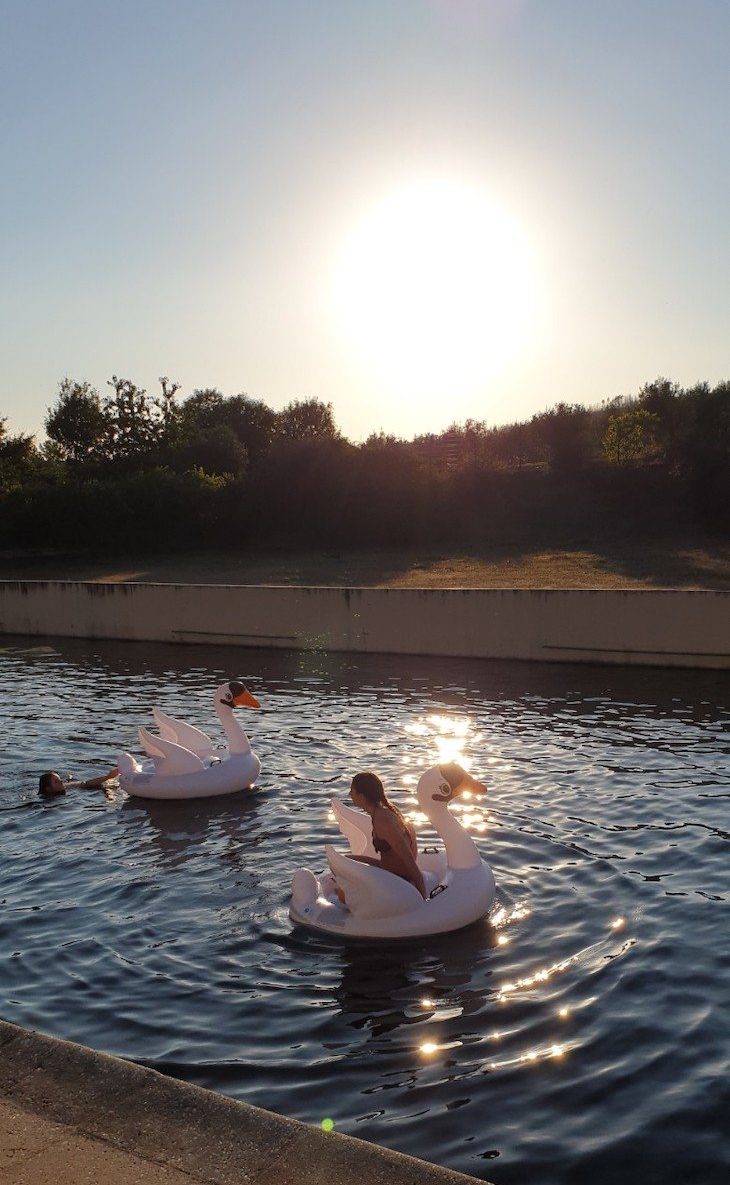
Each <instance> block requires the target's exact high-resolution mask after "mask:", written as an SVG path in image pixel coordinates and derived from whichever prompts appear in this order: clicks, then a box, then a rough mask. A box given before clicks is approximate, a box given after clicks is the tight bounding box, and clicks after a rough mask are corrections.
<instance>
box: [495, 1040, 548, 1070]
mask: <svg viewBox="0 0 730 1185" xmlns="http://www.w3.org/2000/svg"><path fill="white" fill-rule="evenodd" d="M567 1049H568V1046H567V1045H557V1044H553V1045H546V1046H544V1047H543V1048H542V1049H528V1051H527V1053H519V1054H517V1055H516V1056H515V1057H506V1058H502V1059H501V1061H498V1062H489V1063H487V1065H486V1066H485V1069H489V1070H503V1069H505V1068H507V1067H509V1066H522V1065H525V1063H530V1062H538V1061H547V1060H548V1059H550V1058H553V1059H555V1058H561V1057H564V1056H565V1053H566V1051H567Z"/></svg>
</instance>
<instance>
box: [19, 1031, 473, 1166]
mask: <svg viewBox="0 0 730 1185" xmlns="http://www.w3.org/2000/svg"><path fill="white" fill-rule="evenodd" d="M3 1102H4V1103H5V1107H3V1106H1V1105H0V1180H2V1181H7V1182H8V1185H10V1182H18V1185H80V1183H82V1182H84V1183H89V1185H90V1183H91V1182H93V1183H94V1185H183V1183H185V1182H187V1183H188V1185H193V1183H194V1182H202V1183H205V1185H353V1183H357V1185H476V1182H475V1179H474V1177H467V1176H464V1174H462V1173H456V1172H452V1171H450V1170H449V1169H442V1168H438V1167H437V1166H436V1165H431V1164H426V1162H425V1161H423V1160H416V1159H415V1158H414V1157H412V1156H404V1155H402V1154H401V1153H399V1152H390V1151H388V1150H387V1149H385V1148H379V1147H377V1145H375V1144H366V1143H365V1142H364V1141H363V1140H356V1139H354V1138H353V1137H351V1136H345V1135H339V1134H337V1133H335V1132H331V1133H325V1132H322V1131H320V1130H318V1129H316V1128H311V1127H307V1126H306V1124H303V1123H298V1122H297V1121H296V1120H294V1119H285V1118H283V1117H282V1116H280V1115H273V1114H272V1113H271V1112H270V1111H262V1110H261V1109H260V1108H258V1107H250V1106H248V1105H247V1104H246V1103H237V1102H235V1101H234V1100H233V1099H228V1098H224V1097H223V1096H222V1095H217V1094H213V1092H212V1091H208V1090H202V1089H201V1088H200V1087H197V1086H188V1085H187V1084H186V1083H184V1082H176V1081H175V1080H174V1079H172V1078H164V1077H163V1076H162V1075H161V1074H158V1073H156V1072H155V1071H154V1070H146V1069H143V1068H142V1067H141V1066H136V1065H133V1064H131V1063H130V1062H124V1061H121V1060H120V1059H119V1058H115V1057H109V1056H108V1055H107V1054H104V1053H95V1052H94V1051H93V1050H91V1049H86V1048H84V1047H83V1046H82V1045H75V1044H72V1043H71V1042H70V1041H59V1040H57V1039H55V1038H53V1037H45V1036H43V1035H41V1034H39V1033H30V1032H28V1031H27V1030H26V1029H21V1028H18V1027H17V1026H16V1025H11V1024H7V1023H5V1022H3V1021H0V1104H2V1103H3ZM3 1111H5V1114H3ZM28 1115H30V1116H34V1117H35V1118H36V1120H37V1122H35V1123H30V1124H29V1123H28V1122H27V1120H26V1121H25V1122H23V1117H24V1116H28ZM3 1120H4V1121H5V1122H3Z"/></svg>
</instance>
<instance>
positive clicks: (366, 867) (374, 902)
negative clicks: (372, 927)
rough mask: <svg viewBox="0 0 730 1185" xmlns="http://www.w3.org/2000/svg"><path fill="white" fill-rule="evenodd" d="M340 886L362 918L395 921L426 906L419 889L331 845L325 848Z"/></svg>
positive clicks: (351, 908)
mask: <svg viewBox="0 0 730 1185" xmlns="http://www.w3.org/2000/svg"><path fill="white" fill-rule="evenodd" d="M325 851H326V853H327V860H328V863H329V866H330V868H331V870H332V875H333V876H334V878H335V880H336V881H337V884H338V885H339V887H340V888H341V889H342V891H343V893H344V894H345V903H346V905H347V908H348V909H349V910H350V913H352V914H353V915H354V916H356V917H358V918H363V919H364V918H380V917H393V916H395V915H396V914H400V913H409V912H410V911H411V910H413V909H418V908H419V907H420V906H423V905H424V900H423V898H422V896H421V894H420V893H419V892H418V889H417V888H416V887H415V885H412V884H411V883H410V881H406V880H403V878H402V877H400V876H396V875H395V874H394V873H392V872H386V871H385V869H384V868H377V867H376V866H375V865H374V864H360V863H359V862H358V861H357V860H351V859H350V858H349V856H346V855H344V853H343V852H338V851H337V850H336V849H335V848H333V847H332V846H331V844H327V847H326V848H325Z"/></svg>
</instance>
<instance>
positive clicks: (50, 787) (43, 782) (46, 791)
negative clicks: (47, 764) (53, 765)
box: [38, 769, 66, 798]
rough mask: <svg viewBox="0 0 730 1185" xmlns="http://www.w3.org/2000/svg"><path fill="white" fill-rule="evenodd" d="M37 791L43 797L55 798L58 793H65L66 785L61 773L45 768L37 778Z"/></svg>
mask: <svg viewBox="0 0 730 1185" xmlns="http://www.w3.org/2000/svg"><path fill="white" fill-rule="evenodd" d="M38 793H39V794H42V795H43V797H44V798H56V797H57V795H59V794H65V793H66V786H65V783H64V781H63V779H62V777H61V775H60V774H57V773H56V772H55V771H54V770H52V769H48V770H46V772H45V773H44V774H41V776H40V778H39V779H38Z"/></svg>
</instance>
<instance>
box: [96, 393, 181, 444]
mask: <svg viewBox="0 0 730 1185" xmlns="http://www.w3.org/2000/svg"><path fill="white" fill-rule="evenodd" d="M160 383H161V385H162V395H161V396H159V397H155V396H150V395H148V394H147V392H146V390H145V389H144V388H143V387H138V386H137V385H136V383H133V382H132V381H131V379H122V378H117V376H116V375H112V377H111V379H110V380H109V381H108V383H107V386H108V387H111V388H112V389H113V391H114V394H113V395H108V396H107V397H106V399H105V400H104V413H105V416H106V432H107V446H108V450H109V453H110V455H111V456H112V457H118V458H120V459H128V458H130V457H139V456H141V455H143V454H144V453H151V452H153V451H154V450H156V449H158V448H160V446H161V445H162V444H163V443H164V442H165V440H166V438H168V437H171V436H173V435H174V429H175V426H176V424H177V420H178V417H179V408H178V407H177V406H176V404H175V403H174V398H175V392H176V391H178V390H179V384H178V383H170V380H169V379H168V378H166V377H163V378H161V379H160Z"/></svg>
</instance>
